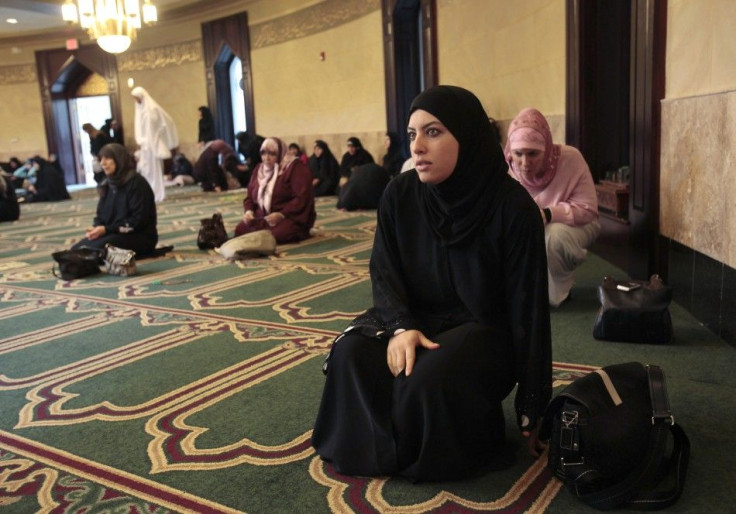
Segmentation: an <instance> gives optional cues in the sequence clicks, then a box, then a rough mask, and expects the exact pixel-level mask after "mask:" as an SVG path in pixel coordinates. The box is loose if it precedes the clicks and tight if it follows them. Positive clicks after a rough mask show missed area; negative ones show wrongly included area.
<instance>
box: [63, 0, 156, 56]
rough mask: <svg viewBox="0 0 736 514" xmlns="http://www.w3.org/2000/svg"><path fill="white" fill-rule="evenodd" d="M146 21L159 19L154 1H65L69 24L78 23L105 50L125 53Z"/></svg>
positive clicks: (64, 9)
mask: <svg viewBox="0 0 736 514" xmlns="http://www.w3.org/2000/svg"><path fill="white" fill-rule="evenodd" d="M141 13H142V14H143V16H142V18H143V23H145V24H147V25H150V24H151V23H154V22H156V21H158V14H157V12H156V6H155V5H153V4H152V3H151V0H143V5H141V2H140V1H139V0H76V2H75V1H74V0H66V1H65V2H64V4H63V5H62V6H61V16H62V18H63V19H64V21H66V22H69V23H79V25H80V26H81V27H82V28H83V29H85V30H86V31H87V33H88V34H89V36H90V37H91V38H92V39H96V40H97V44H98V45H99V46H100V48H102V49H103V50H104V51H106V52H109V53H111V54H119V53H122V52H125V51H126V50H127V49H128V47H129V46H130V43H131V41H133V40H134V39H135V37H136V35H137V33H138V29H140V28H141Z"/></svg>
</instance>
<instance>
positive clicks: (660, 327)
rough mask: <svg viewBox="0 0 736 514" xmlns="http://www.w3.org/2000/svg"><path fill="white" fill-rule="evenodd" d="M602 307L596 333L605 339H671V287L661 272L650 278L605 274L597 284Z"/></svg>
mask: <svg viewBox="0 0 736 514" xmlns="http://www.w3.org/2000/svg"><path fill="white" fill-rule="evenodd" d="M598 300H599V301H600V302H601V308H600V310H599V311H598V316H597V317H596V320H595V324H594V325H593V337H595V338H596V339H598V340H602V341H620V342H630V343H669V342H670V340H671V339H672V318H671V317H670V310H669V306H670V302H671V301H672V289H671V288H670V287H669V286H666V285H665V284H664V282H662V279H661V278H659V275H652V276H651V278H650V279H649V280H648V281H644V280H629V281H618V280H615V279H614V278H613V277H605V278H604V279H603V282H602V283H601V285H600V286H598Z"/></svg>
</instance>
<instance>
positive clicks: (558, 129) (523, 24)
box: [437, 0, 565, 142]
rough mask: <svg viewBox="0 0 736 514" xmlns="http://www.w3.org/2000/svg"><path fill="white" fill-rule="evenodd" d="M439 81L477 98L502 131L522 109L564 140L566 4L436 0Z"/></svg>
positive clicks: (558, 0) (552, 1)
mask: <svg viewBox="0 0 736 514" xmlns="http://www.w3.org/2000/svg"><path fill="white" fill-rule="evenodd" d="M437 11H438V12H437V29H438V38H437V39H438V41H439V49H438V60H439V78H440V82H441V83H443V84H455V85H458V86H463V87H465V88H467V89H470V90H471V91H473V92H474V93H476V94H477V95H478V97H479V98H480V99H481V102H482V103H483V106H484V107H485V109H486V111H487V112H488V115H489V116H491V117H493V118H496V119H497V120H499V121H501V124H502V127H505V125H506V122H508V121H509V120H511V119H513V118H514V116H516V114H517V113H518V112H519V111H520V110H521V109H523V108H524V107H536V108H537V109H539V110H540V111H541V112H542V113H544V115H545V116H547V117H548V118H549V119H550V125H551V127H552V130H553V137H554V139H555V141H558V142H564V122H562V123H560V122H559V120H560V119H564V115H565V1H564V0H527V1H525V2H509V1H507V0H438V6H437Z"/></svg>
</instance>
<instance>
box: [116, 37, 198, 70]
mask: <svg viewBox="0 0 736 514" xmlns="http://www.w3.org/2000/svg"><path fill="white" fill-rule="evenodd" d="M117 60H118V71H120V72H126V71H142V70H153V69H158V68H167V67H169V66H181V65H182V64H186V63H193V62H201V61H202V60H203V57H202V40H201V39H196V40H193V41H185V42H183V43H175V44H172V45H164V46H158V47H156V48H149V49H146V50H139V51H136V52H126V53H124V54H122V55H120V56H118V58H117Z"/></svg>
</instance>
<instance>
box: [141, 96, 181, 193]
mask: <svg viewBox="0 0 736 514" xmlns="http://www.w3.org/2000/svg"><path fill="white" fill-rule="evenodd" d="M130 94H131V95H133V98H135V101H136V105H135V127H134V128H135V141H136V143H138V145H139V146H140V155H139V158H138V171H139V172H140V174H141V175H143V176H144V177H145V178H146V180H148V183H149V184H150V185H151V189H153V193H154V195H155V198H156V201H157V202H161V201H163V199H164V197H165V195H166V192H165V189H164V169H163V168H164V167H163V160H164V159H168V158H170V157H171V150H172V149H174V148H176V147H177V146H179V133H178V132H177V130H176V125H175V124H174V120H173V119H172V118H171V116H169V115H168V113H167V112H166V111H164V110H163V108H162V107H161V106H160V105H159V104H158V103H156V101H155V100H154V99H153V98H151V95H150V94H148V91H146V90H145V89H143V88H142V87H135V88H133V91H131V93H130Z"/></svg>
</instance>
